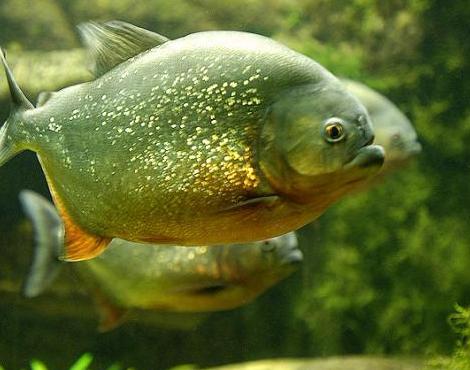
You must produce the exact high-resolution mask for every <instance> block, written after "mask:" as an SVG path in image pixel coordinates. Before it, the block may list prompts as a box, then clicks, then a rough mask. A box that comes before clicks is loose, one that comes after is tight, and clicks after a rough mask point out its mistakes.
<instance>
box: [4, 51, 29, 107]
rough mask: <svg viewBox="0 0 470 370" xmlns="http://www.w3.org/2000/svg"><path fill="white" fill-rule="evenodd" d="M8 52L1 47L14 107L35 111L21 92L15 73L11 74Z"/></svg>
mask: <svg viewBox="0 0 470 370" xmlns="http://www.w3.org/2000/svg"><path fill="white" fill-rule="evenodd" d="M6 56H7V54H6V51H5V49H3V48H1V47H0V59H1V62H2V64H3V68H4V69H5V74H6V75H7V81H8V87H9V88H10V95H11V102H12V105H13V109H14V110H21V109H22V110H28V109H33V108H34V107H33V105H32V104H31V102H30V101H29V100H28V98H27V97H26V96H25V94H24V93H23V91H21V89H20V87H19V86H18V84H17V83H16V80H15V78H14V77H13V73H12V72H11V69H10V67H9V66H8V63H7V59H6Z"/></svg>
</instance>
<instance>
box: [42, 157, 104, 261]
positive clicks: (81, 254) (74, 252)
mask: <svg viewBox="0 0 470 370" xmlns="http://www.w3.org/2000/svg"><path fill="white" fill-rule="evenodd" d="M39 161H40V162H41V159H40V158H39ZM41 165H42V163H41ZM43 168H44V167H43ZM44 173H45V174H46V180H47V184H48V185H49V190H50V192H51V195H52V199H53V200H54V204H55V206H56V208H57V210H58V211H59V214H60V217H61V219H62V221H63V223H64V250H63V253H62V255H59V259H60V260H61V261H66V262H76V261H83V260H89V259H91V258H93V257H96V256H98V255H100V254H101V253H102V252H103V251H104V249H105V248H106V246H107V245H108V244H109V242H110V241H111V238H107V237H102V236H99V235H94V234H91V233H89V232H87V231H85V230H84V229H82V228H81V227H80V226H78V225H77V224H76V223H75V222H74V221H73V220H72V219H71V217H70V216H69V214H68V212H67V210H66V208H65V207H64V204H63V202H62V200H61V199H60V197H59V195H58V193H57V192H56V191H55V189H54V185H53V183H52V181H50V179H49V176H48V175H47V172H46V171H44Z"/></svg>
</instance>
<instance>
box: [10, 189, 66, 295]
mask: <svg viewBox="0 0 470 370" xmlns="http://www.w3.org/2000/svg"><path fill="white" fill-rule="evenodd" d="M19 198H20V202H21V204H22V206H23V210H24V212H25V213H26V215H27V216H28V218H29V219H30V220H31V222H32V224H33V229H34V234H35V251H34V257H33V263H32V266H31V270H30V272H29V275H28V277H27V279H26V281H25V283H24V285H23V294H24V295H25V296H26V297H35V296H37V295H39V294H41V293H42V292H43V291H44V290H45V289H46V288H47V287H48V286H49V285H50V284H51V283H52V282H53V281H54V279H55V278H56V276H57V274H58V272H59V271H60V268H61V266H62V264H63V262H61V261H59V259H58V256H59V255H60V250H61V248H62V247H63V244H64V231H63V225H62V221H61V219H60V218H59V215H58V214H57V211H56V210H55V208H54V206H53V205H52V203H51V202H49V201H48V200H46V199H45V198H44V197H42V196H41V195H39V194H37V193H35V192H33V191H30V190H23V191H21V193H20V196H19Z"/></svg>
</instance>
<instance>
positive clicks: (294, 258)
mask: <svg viewBox="0 0 470 370" xmlns="http://www.w3.org/2000/svg"><path fill="white" fill-rule="evenodd" d="M303 260H304V255H303V253H302V251H301V250H300V249H298V248H296V249H292V250H289V252H288V253H287V254H285V255H284V256H282V264H283V265H294V266H295V265H299V264H300V263H302V262H303Z"/></svg>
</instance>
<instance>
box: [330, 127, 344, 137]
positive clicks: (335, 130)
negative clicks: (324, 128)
mask: <svg viewBox="0 0 470 370" xmlns="http://www.w3.org/2000/svg"><path fill="white" fill-rule="evenodd" d="M328 133H329V134H330V137H331V138H332V139H338V138H339V137H340V136H341V130H340V129H339V128H338V127H337V126H330V127H329V128H328Z"/></svg>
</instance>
